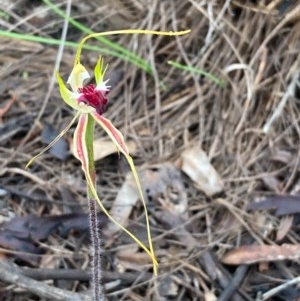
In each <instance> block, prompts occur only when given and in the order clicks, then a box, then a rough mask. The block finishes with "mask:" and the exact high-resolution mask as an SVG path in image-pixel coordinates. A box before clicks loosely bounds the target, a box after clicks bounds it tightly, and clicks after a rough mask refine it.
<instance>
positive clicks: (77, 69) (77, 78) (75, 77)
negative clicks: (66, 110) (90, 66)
mask: <svg viewBox="0 0 300 301" xmlns="http://www.w3.org/2000/svg"><path fill="white" fill-rule="evenodd" d="M88 78H90V75H89V73H88V71H87V70H86V69H85V67H84V66H83V65H82V64H80V63H79V64H76V65H75V66H74V68H73V70H72V72H71V74H70V76H69V78H68V81H67V83H68V84H69V85H70V86H71V88H72V90H73V91H74V92H76V91H77V90H78V89H79V88H82V87H83V82H84V81H85V80H86V79H88Z"/></svg>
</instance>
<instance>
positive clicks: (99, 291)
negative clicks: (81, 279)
mask: <svg viewBox="0 0 300 301" xmlns="http://www.w3.org/2000/svg"><path fill="white" fill-rule="evenodd" d="M96 205H97V204H96V200H95V199H90V200H89V209H90V212H89V220H90V232H91V243H92V286H93V301H104V290H103V285H102V270H101V245H100V243H101V242H100V235H99V230H98V216H97V206H96Z"/></svg>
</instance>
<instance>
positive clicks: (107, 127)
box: [91, 112, 158, 275]
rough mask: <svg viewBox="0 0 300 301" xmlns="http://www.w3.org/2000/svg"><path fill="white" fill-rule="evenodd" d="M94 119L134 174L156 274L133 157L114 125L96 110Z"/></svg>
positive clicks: (143, 200)
mask: <svg viewBox="0 0 300 301" xmlns="http://www.w3.org/2000/svg"><path fill="white" fill-rule="evenodd" d="M91 115H92V116H93V117H94V119H95V121H96V122H97V123H98V124H99V125H100V126H101V127H102V128H103V129H104V131H105V132H106V133H107V134H108V135H109V137H110V138H111V140H112V141H113V142H114V144H115V145H116V147H117V149H118V150H119V151H120V152H121V153H122V154H123V155H124V156H125V158H126V160H127V162H128V164H129V166H130V168H131V171H132V174H133V176H134V180H135V182H136V185H137V188H138V191H139V195H140V198H141V201H142V204H143V207H144V211H145V217H146V227H147V236H148V243H149V249H150V252H149V253H148V252H147V253H148V254H149V256H150V257H151V258H152V262H153V271H154V274H155V275H157V267H158V263H157V261H156V258H155V254H154V250H153V245H152V239H151V231H150V223H149V216H148V211H147V207H146V202H145V199H144V195H143V191H142V187H141V184H140V180H139V177H138V173H137V171H136V168H135V165H134V162H133V159H132V158H131V156H130V154H129V151H128V148H127V146H126V144H125V141H124V137H123V135H122V134H121V132H120V131H119V130H118V129H116V128H115V126H114V125H113V124H112V123H111V122H110V121H109V120H108V119H106V118H105V117H103V116H102V115H99V114H97V113H96V112H94V113H92V114H91Z"/></svg>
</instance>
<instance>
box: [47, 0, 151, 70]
mask: <svg viewBox="0 0 300 301" xmlns="http://www.w3.org/2000/svg"><path fill="white" fill-rule="evenodd" d="M43 2H44V3H45V4H46V5H48V6H49V8H51V9H52V10H53V11H54V12H55V13H56V14H58V15H59V16H61V17H62V18H64V19H68V21H69V22H70V24H72V25H73V26H74V27H76V28H77V29H79V30H80V31H82V32H84V33H86V34H92V33H94V32H93V31H92V30H91V29H89V28H88V27H86V26H84V25H82V24H81V23H80V22H77V21H76V20H74V19H73V18H69V17H68V16H67V15H66V14H65V12H64V11H62V10H61V9H59V8H58V7H57V6H56V5H54V4H53V3H52V2H51V1H49V0H43ZM96 39H97V40H98V41H100V42H101V43H103V44H104V45H106V46H108V47H109V48H111V49H114V50H116V51H117V52H120V53H121V54H122V55H123V56H122V59H124V58H126V61H129V62H131V63H133V64H135V65H137V66H138V67H140V68H142V69H143V70H145V71H146V72H147V73H150V74H151V73H152V68H151V66H150V65H149V64H148V63H147V62H146V61H145V60H144V59H142V58H140V57H139V56H137V55H135V54H134V53H132V52H130V51H129V50H127V49H126V48H124V47H122V46H120V45H118V44H116V43H114V42H111V41H110V40H109V39H107V38H104V37H97V38H96ZM115 56H117V55H115ZM117 57H120V56H117Z"/></svg>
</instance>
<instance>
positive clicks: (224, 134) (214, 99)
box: [0, 0, 300, 301]
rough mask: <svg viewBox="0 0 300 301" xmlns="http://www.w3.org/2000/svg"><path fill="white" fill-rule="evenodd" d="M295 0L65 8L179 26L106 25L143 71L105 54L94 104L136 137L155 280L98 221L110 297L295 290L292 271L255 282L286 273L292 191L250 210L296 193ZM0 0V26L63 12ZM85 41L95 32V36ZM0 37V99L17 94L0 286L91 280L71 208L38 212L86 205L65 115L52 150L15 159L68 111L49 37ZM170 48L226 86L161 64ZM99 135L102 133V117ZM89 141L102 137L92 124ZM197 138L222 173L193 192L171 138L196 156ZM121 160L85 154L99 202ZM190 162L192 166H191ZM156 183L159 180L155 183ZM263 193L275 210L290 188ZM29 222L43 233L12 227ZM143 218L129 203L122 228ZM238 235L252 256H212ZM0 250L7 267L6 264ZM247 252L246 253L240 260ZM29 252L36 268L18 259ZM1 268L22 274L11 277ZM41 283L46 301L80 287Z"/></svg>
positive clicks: (299, 14)
mask: <svg viewBox="0 0 300 301" xmlns="http://www.w3.org/2000/svg"><path fill="white" fill-rule="evenodd" d="M297 2H298V1H284V0H269V1H267V0H265V1H263V0H261V1H259V0H257V1H254V0H253V1H250V0H249V1H241V0H235V1H234V0H232V1H230V0H229V1H228V0H227V1H225V0H224V1H200V0H197V1H194V0H185V1H179V0H174V1H158V0H153V1H147V0H140V1H138V0H126V1H121V0H110V1H105V0H86V1H78V0H73V1H72V10H71V15H72V16H73V17H74V18H76V19H77V20H78V21H80V22H81V23H83V24H84V25H86V26H88V27H90V28H91V29H93V30H94V31H102V30H111V29H119V28H149V29H155V30H167V31H169V30H183V29H191V30H192V31H191V33H190V34H189V35H186V36H182V37H179V38H170V37H157V36H156V37H154V36H153V37H149V36H114V37H112V38H111V40H112V41H115V42H117V43H118V44H120V45H122V46H124V47H126V48H127V49H129V50H131V51H133V52H134V53H136V54H138V55H140V56H141V57H143V58H144V59H145V60H147V62H149V63H150V64H151V66H152V68H153V70H154V76H152V75H149V74H146V73H145V72H143V71H141V70H140V69H139V68H137V67H136V66H134V65H132V64H130V63H127V62H124V61H122V60H120V59H116V58H114V57H111V56H108V55H106V56H105V61H106V62H108V63H109V69H110V71H109V77H110V78H111V85H112V91H111V93H110V99H109V101H110V105H109V107H108V110H107V112H106V113H105V116H107V117H109V118H110V119H111V120H112V121H113V123H114V124H115V125H116V126H117V127H118V128H119V129H120V130H121V131H122V132H123V134H124V136H125V137H126V139H127V140H128V141H131V142H132V143H133V145H134V148H135V150H134V152H133V153H134V159H135V162H136V164H137V165H138V166H141V167H143V168H144V173H143V174H142V181H143V185H144V187H147V188H145V191H146V192H147V193H148V195H147V197H148V206H149V212H150V215H151V227H152V230H153V236H154V239H153V240H154V246H155V251H156V254H157V257H158V260H159V262H160V268H159V277H158V278H157V279H153V278H152V274H151V265H150V262H149V260H148V258H147V257H146V256H145V255H144V254H143V252H141V251H139V250H136V246H135V244H133V242H132V241H131V240H130V239H128V238H127V236H125V235H124V234H121V233H118V234H117V235H115V236H113V237H106V236H105V234H104V236H103V266H104V281H105V284H106V288H107V300H109V301H115V300H122V301H129V300H132V301H142V300H153V301H159V300H166V301H167V300H168V301H175V300H176V301H192V300H193V301H195V300H205V301H212V300H219V301H226V300H234V301H237V300H249V301H250V300H252V301H254V300H286V301H290V300H297V298H299V297H298V296H299V292H298V289H297V285H296V284H294V285H291V286H288V287H286V288H284V289H281V290H279V291H278V292H277V293H276V294H275V295H273V296H268V295H266V293H268V292H269V291H270V289H272V288H274V287H278V286H279V285H280V284H282V283H286V282H288V281H290V280H292V279H294V278H296V277H297V276H298V275H299V271H300V265H299V258H298V257H299V253H300V252H299V247H298V244H299V242H300V237H299V231H298V230H299V226H298V221H299V215H298V214H299V213H298V212H299V208H298V207H297V204H296V205H295V206H294V207H293V206H292V208H291V209H290V210H287V212H284V213H283V214H278V212H277V213H274V212H273V211H270V210H267V211H251V212H250V211H248V210H247V208H248V206H249V204H250V203H253V202H254V201H255V200H257V199H258V198H264V197H268V196H274V195H278V196H282V195H285V196H287V195H288V196H290V195H292V194H294V195H296V197H295V198H293V200H292V201H296V202H297V200H298V199H297V192H298V191H297V182H298V177H299V169H298V166H299V137H300V128H299V101H300V100H299V97H300V90H299V89H300V87H299V86H298V79H299V63H300V56H299V53H300V52H299V47H300V39H299V36H300V4H297ZM55 3H56V4H59V5H60V7H61V8H62V9H65V7H66V2H64V1H55ZM45 8H46V11H45V10H44V9H45ZM0 9H1V11H2V13H1V19H0V21H1V24H0V26H1V29H3V30H7V31H8V30H10V31H14V32H18V33H32V34H33V33H35V34H37V35H40V36H42V37H45V38H59V37H60V33H61V30H62V28H63V20H62V19H61V18H60V17H58V16H57V15H56V14H55V13H54V12H52V11H50V10H49V8H47V7H46V6H45V5H44V4H42V3H41V1H29V0H15V1H4V0H2V1H0ZM82 37H83V34H82V33H81V32H79V31H78V30H77V29H74V27H72V26H71V25H69V31H68V36H67V39H68V40H69V41H79V40H80V38H82ZM92 43H93V44H94V45H98V46H102V45H101V44H99V42H96V41H93V42H92ZM0 48H1V56H0V62H1V69H0V78H1V81H0V94H1V101H0V109H4V108H5V107H6V106H7V105H8V104H9V103H10V102H11V101H12V100H15V101H14V103H13V105H12V106H11V108H10V109H8V110H5V112H4V111H3V114H2V119H1V125H0V164H1V168H0V187H1V197H0V206H1V219H2V225H4V226H3V229H4V230H2V234H3V237H2V238H0V244H1V247H2V248H1V258H2V259H1V260H2V262H3V266H2V271H0V278H1V279H2V281H3V282H1V286H0V300H45V297H37V294H39V295H40V296H41V295H43V294H44V293H43V292H39V293H38V292H36V291H35V290H34V288H35V287H36V286H37V284H36V283H35V282H30V281H31V279H37V280H38V281H42V280H44V283H45V284H47V285H49V286H55V287H56V288H60V289H62V290H65V291H73V292H74V293H88V292H89V282H88V279H89V274H88V273H86V272H84V271H88V269H89V256H88V254H89V252H88V250H89V247H88V242H87V239H86V236H87V233H88V230H87V229H86V224H85V218H86V217H85V216H84V215H80V216H79V217H80V222H79V224H80V226H81V227H80V226H78V228H76V227H75V226H74V224H72V226H70V227H69V228H68V227H67V226H66V224H65V223H64V221H65V220H64V219H60V220H59V221H58V222H57V221H56V222H55V223H54V226H53V224H51V225H52V226H53V227H54V228H55V231H52V230H53V229H52V228H51V227H52V226H49V224H47V223H46V220H47V217H49V215H50V216H60V215H62V214H81V213H84V212H86V211H87V206H86V199H85V182H84V179H83V177H82V173H81V169H80V165H79V163H78V162H77V161H76V159H75V158H74V157H73V156H72V155H70V156H66V152H65V150H64V147H67V149H69V142H70V141H71V139H72V135H71V133H72V131H73V130H74V129H73V128H72V129H71V131H70V132H69V133H68V134H67V135H66V140H65V142H67V143H65V144H64V145H63V146H62V149H60V150H59V151H52V152H51V153H49V152H48V153H46V154H45V155H43V156H42V157H41V158H39V159H38V160H37V162H36V163H35V164H33V165H32V167H31V168H30V169H28V170H24V166H25V164H26V162H27V161H28V160H29V159H30V158H31V156H32V155H33V154H36V153H37V152H38V151H39V150H41V149H42V147H44V146H45V145H46V143H47V142H46V140H47V139H49V133H48V134H47V133H45V131H46V130H52V131H54V132H55V131H57V132H59V130H61V129H62V128H64V127H65V126H66V124H67V123H68V122H69V121H70V118H71V116H72V111H71V110H70V109H69V108H67V107H66V105H65V104H64V103H63V102H62V101H61V98H60V96H59V91H58V88H57V85H53V80H52V79H51V78H52V73H53V69H54V66H55V60H56V57H57V48H58V47H57V46H51V45H45V44H41V43H36V42H29V41H21V40H17V39H11V38H7V37H3V36H0ZM73 55H74V48H68V47H66V48H65V50H64V53H63V57H62V60H61V67H60V72H61V74H62V76H63V78H64V79H66V78H67V76H68V74H69V72H70V70H71V69H72V63H73ZM98 55H99V54H98V53H96V52H92V51H85V52H84V56H83V63H84V64H85V65H86V66H88V68H91V69H92V68H93V65H94V63H95V61H96V60H97V58H98ZM168 60H172V61H176V62H178V63H181V64H185V65H189V66H194V67H196V68H199V69H202V70H205V71H206V72H209V73H211V74H213V75H215V76H216V77H218V78H220V79H223V80H224V81H225V82H226V87H220V86H219V85H217V84H216V83H214V82H213V81H211V80H210V79H208V78H207V77H205V76H199V75H197V74H193V73H191V72H188V71H183V70H178V69H176V68H174V67H172V66H170V65H168V64H167V61H168ZM162 82H163V84H162ZM1 112H2V111H1ZM54 135H55V133H54ZM96 135H97V138H103V137H105V135H104V134H103V133H102V132H101V131H100V130H99V131H98V132H97V133H96ZM50 136H51V135H50ZM101 141H102V142H103V143H106V140H105V138H104V140H103V139H102V140H101ZM200 148H201V149H202V150H203V151H204V152H205V153H206V154H207V156H208V157H209V159H210V162H211V164H212V166H214V168H215V170H216V171H217V175H219V177H220V178H221V179H222V183H223V184H221V185H223V191H222V192H221V193H218V194H217V195H213V196H212V195H211V193H204V192H203V191H202V190H201V189H199V187H198V186H196V185H195V183H194V181H193V180H192V179H191V178H190V177H188V176H186V175H185V174H184V173H182V172H181V170H180V168H181V167H182V165H181V164H182V163H181V160H182V154H183V152H184V151H186V150H194V153H192V154H194V155H195V157H197V156H198V155H199V153H200ZM100 149H101V147H99V151H100ZM195 149H196V150H199V151H195ZM58 152H59V153H58ZM60 152H61V153H60ZM57 156H61V158H60V159H59V158H57ZM125 163H126V162H125V161H124V160H123V159H122V158H119V157H118V155H117V154H111V155H109V156H105V157H104V158H101V159H99V160H98V161H97V163H96V167H97V173H98V187H99V194H100V197H101V198H102V200H103V202H104V204H105V206H106V207H107V208H108V209H109V208H111V206H112V205H113V204H114V201H115V199H116V196H117V194H118V192H119V191H120V187H121V186H122V185H123V183H124V179H125V175H126V173H127V172H128V167H127V165H126V164H125ZM166 163H168V164H169V165H168V164H167V165H166ZM175 167H176V168H177V169H175ZM145 168H146V171H145ZM194 168H195V170H198V169H200V170H201V166H194ZM164 173H167V175H168V179H167V180H166V177H165V175H164ZM174 179H175V180H174ZM176 181H178V182H176ZM161 182H163V183H164V184H163V188H161V189H160V188H157V186H159V185H161ZM159 187H160V186H159ZM151 189H152V190H151ZM174 195H175V196H174ZM176 196H177V197H178V196H179V198H176ZM176 199H177V201H178V202H179V203H180V202H181V201H182V200H183V202H184V200H187V202H188V206H187V212H185V214H182V215H180V214H177V215H176V213H174V212H173V211H172V208H173V209H174V208H175V207H176V206H175V205H176V204H175V205H174V203H172V201H174V200H175V201H174V202H175V203H176ZM272 200H273V201H274V199H271V201H272ZM276 200H277V202H275V201H274V202H273V203H272V204H271V206H269V207H276V208H278V207H280V206H281V207H280V208H281V209H282V208H287V206H288V205H287V204H288V200H289V199H288V198H287V199H285V200H283V198H282V197H278V198H277V199H276ZM168 202H169V203H168ZM166 204H169V205H166ZM170 204H171V205H170ZM293 204H294V203H293ZM173 205H174V206H173ZM172 206H173V207H172ZM170 208H171V209H170ZM266 208H267V207H266ZM297 208H298V209H297ZM297 210H298V211H297ZM287 213H289V214H287ZM29 214H35V215H37V216H40V217H41V220H39V219H38V218H37V217H36V216H31V217H30V218H28V215H29ZM276 215H277V216H276ZM21 216H22V217H27V220H26V221H25V222H24V221H23V223H21V226H20V225H19V226H15V227H16V228H14V229H13V230H11V229H10V230H11V231H12V232H5V231H6V230H7V229H8V227H6V228H5V225H6V226H7V221H9V220H11V218H12V217H16V218H17V221H19V219H18V218H19V217H21ZM76 217H78V216H76ZM63 218H64V217H63ZM65 218H66V219H67V217H65ZM81 218H82V219H81ZM102 221H103V225H102V229H104V230H105V227H106V224H107V221H105V220H104V218H103V220H102ZM30 223H31V224H30ZM28 224H30V225H31V226H30V227H31V228H32V227H33V228H35V229H37V230H38V231H40V230H41V229H46V230H45V231H46V232H47V233H44V234H43V235H41V236H38V237H32V232H31V230H32V229H29V230H28V232H26V233H23V231H24V227H25V228H26V227H28V228H30V227H29V226H28ZM82 224H84V226H82ZM143 225H144V215H143V211H142V207H141V206H140V204H139V203H136V204H135V205H134V207H133V208H132V211H131V216H130V221H129V227H130V228H131V229H132V230H133V231H135V232H136V233H137V235H139V236H140V237H141V238H143V237H144V234H145V229H144V226H143ZM61 227H63V228H64V231H62V229H61ZM74 228H76V229H75V230H76V231H75V230H74ZM5 229H6V230H5ZM16 229H17V230H16ZM70 229H72V230H70ZM7 231H8V230H7ZM13 231H15V232H13ZM32 231H33V230H32ZM62 232H64V235H63V234H62ZM104 232H105V231H104ZM12 233H14V235H15V236H13V234H12ZM16 233H17V234H18V235H17V234H16ZM28 233H29V234H28ZM29 240H31V241H30V242H29ZM12 241H13V242H12ZM284 243H285V244H289V245H290V246H291V247H290V248H289V250H290V251H291V254H288V255H286V254H285V253H284V251H285V250H284V249H283V248H279V249H276V250H275V251H274V254H273V253H272V249H264V248H263V247H265V246H269V245H278V246H282V244H284ZM242 245H252V247H254V248H253V250H252V249H251V250H252V251H251V250H250V255H249V256H250V257H251V258H250V259H245V258H243V256H244V255H245V254H247V252H249V249H246V250H243V251H242V252H238V251H239V249H237V253H236V254H235V257H234V258H238V259H240V261H239V262H237V263H236V264H234V265H228V264H224V262H222V260H223V261H224V257H223V256H224V255H225V254H227V252H229V251H230V250H232V249H234V248H236V247H239V246H242ZM255 246H262V247H260V248H261V249H259V248H258V247H257V248H256V247H255ZM126 250H127V252H126ZM128 250H129V252H128ZM28 253H31V255H29V254H28ZM271 253H272V254H271ZM33 254H34V255H33ZM270 256H271V257H270ZM240 257H241V258H240ZM278 259H284V260H281V261H278ZM290 259H292V260H290ZM12 260H13V261H14V262H15V263H16V264H17V265H18V266H19V267H20V268H21V270H18V269H17V267H16V266H14V269H15V268H16V270H13V266H12V263H11V262H12ZM229 261H230V260H229ZM231 261H232V260H231ZM266 261H268V263H266ZM5 262H6V263H7V262H9V263H8V264H9V265H10V267H9V268H8V270H6V272H5V271H4V269H5V267H6V266H5V264H4V263H5ZM247 262H251V264H250V265H245V264H243V263H247ZM231 263H232V262H231ZM26 266H27V267H30V268H34V270H28V269H27V270H26V269H25V270H24V268H25V267H26ZM8 271H10V272H12V278H11V279H7V278H5V277H4V276H3V275H8ZM63 272H65V274H62V273H63ZM34 273H36V274H34ZM13 274H15V275H19V278H17V279H16V278H13ZM24 279H25V280H24ZM26 281H28V283H27V282H26ZM26 283H27V285H26ZM18 284H19V285H18ZM52 293H53V294H54V296H52V297H51V298H49V299H50V300H86V299H84V297H83V296H82V297H81V295H79V294H77V295H76V296H77V297H74V296H75V295H74V296H73V297H72V296H71V297H70V296H69V297H68V298H70V299H67V297H66V296H65V297H59V295H58V293H57V294H56V292H55V291H52ZM55 296H56V297H55ZM76 298H78V299H76Z"/></svg>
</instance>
